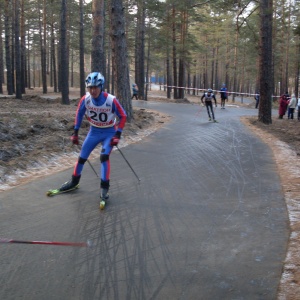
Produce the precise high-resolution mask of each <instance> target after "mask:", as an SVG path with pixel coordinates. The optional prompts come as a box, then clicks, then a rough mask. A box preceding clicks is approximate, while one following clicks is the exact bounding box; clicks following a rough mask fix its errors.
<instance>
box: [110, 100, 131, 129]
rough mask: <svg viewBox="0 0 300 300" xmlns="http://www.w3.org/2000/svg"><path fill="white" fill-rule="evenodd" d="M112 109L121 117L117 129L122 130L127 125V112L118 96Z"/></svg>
mask: <svg viewBox="0 0 300 300" xmlns="http://www.w3.org/2000/svg"><path fill="white" fill-rule="evenodd" d="M112 111H113V112H114V113H115V114H116V115H117V116H118V118H119V124H118V130H117V131H119V132H122V131H123V128H124V126H125V123H126V119H127V115H126V112H125V110H124V108H123V107H122V105H121V104H120V102H119V101H118V100H117V99H116V98H114V100H113V105H112Z"/></svg>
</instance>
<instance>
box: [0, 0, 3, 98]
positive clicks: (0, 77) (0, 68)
mask: <svg viewBox="0 0 300 300" xmlns="http://www.w3.org/2000/svg"><path fill="white" fill-rule="evenodd" d="M0 8H1V9H2V4H1V5H0ZM3 11H4V10H3V9H2V12H3ZM2 27H3V26H2V13H0V94H3V86H2V85H3V83H4V61H3V39H2Z"/></svg>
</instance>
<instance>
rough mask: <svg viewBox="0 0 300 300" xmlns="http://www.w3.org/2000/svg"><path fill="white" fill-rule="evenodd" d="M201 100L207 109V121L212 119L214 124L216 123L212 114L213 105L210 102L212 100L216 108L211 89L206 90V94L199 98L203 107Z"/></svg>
mask: <svg viewBox="0 0 300 300" xmlns="http://www.w3.org/2000/svg"><path fill="white" fill-rule="evenodd" d="M203 99H205V106H206V109H207V114H208V120H209V121H211V119H213V121H214V122H217V121H216V119H215V114H214V109H213V104H212V100H214V101H215V106H216V107H217V99H216V97H215V95H214V94H213V92H212V89H208V90H207V92H206V93H204V94H203V96H202V97H201V102H202V105H203V106H204V101H203ZM210 113H211V115H210ZM211 117H212V118H211Z"/></svg>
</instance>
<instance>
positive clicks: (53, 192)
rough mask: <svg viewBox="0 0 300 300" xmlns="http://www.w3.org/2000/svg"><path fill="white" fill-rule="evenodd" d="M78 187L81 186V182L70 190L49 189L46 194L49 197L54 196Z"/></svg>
mask: <svg viewBox="0 0 300 300" xmlns="http://www.w3.org/2000/svg"><path fill="white" fill-rule="evenodd" d="M78 188H79V184H77V185H76V186H74V187H73V188H71V189H69V190H66V191H61V190H60V189H54V190H49V191H47V193H46V195H47V196H48V197H52V196H56V195H59V194H62V193H68V192H71V191H74V190H76V189H78Z"/></svg>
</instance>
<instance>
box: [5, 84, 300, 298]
mask: <svg viewBox="0 0 300 300" xmlns="http://www.w3.org/2000/svg"><path fill="white" fill-rule="evenodd" d="M78 94H79V92H78V90H76V89H73V90H72V89H70V98H71V99H72V100H71V104H70V105H61V104H60V94H54V93H48V94H47V95H46V96H47V97H48V96H49V98H47V97H46V99H45V96H44V97H43V98H42V97H41V96H42V92H41V90H40V89H35V90H30V91H27V94H26V95H24V97H23V100H16V99H14V98H10V97H9V98H8V97H5V96H4V95H3V96H1V95H0V143H1V147H0V192H1V191H3V190H7V189H10V188H12V187H14V186H17V185H19V184H22V183H25V182H28V181H30V180H34V179H36V178H38V177H40V176H44V175H46V174H49V173H55V172H58V171H60V170H62V169H66V168H70V167H72V166H73V165H74V162H75V161H76V159H77V156H78V149H76V147H75V148H74V147H73V146H72V144H71V143H70V139H69V137H70V135H71V134H72V131H73V123H74V116H75V112H76V108H77V103H78V101H79V97H78V96H77V95H78ZM217 98H218V97H217ZM148 100H151V101H164V102H165V101H167V99H166V96H165V93H164V92H162V91H150V92H149V98H148ZM171 102H181V103H190V102H191V103H199V96H188V97H187V99H183V100H177V101H174V100H173V101H171ZM229 102H230V101H229ZM237 105H243V106H247V107H249V108H254V102H253V103H250V104H237ZM133 116H134V117H133V120H132V122H131V123H127V124H126V127H125V130H124V133H123V135H122V137H123V139H122V143H123V145H124V144H129V143H135V142H139V141H140V140H142V139H143V138H144V137H145V136H147V135H148V134H150V133H152V132H153V131H155V130H157V129H158V128H160V127H161V126H163V124H164V123H165V122H168V121H169V120H170V119H171V117H170V116H167V115H162V114H160V113H158V112H155V111H151V110H148V109H134V114H133ZM272 121H273V122H272V124H271V125H264V124H262V123H260V122H258V121H257V118H254V117H247V118H246V117H244V118H242V122H243V123H244V124H245V125H246V126H247V127H248V128H249V129H250V130H251V131H252V132H254V133H255V134H257V135H258V136H259V137H260V138H261V139H262V140H263V141H264V142H265V143H267V144H268V145H269V146H270V148H271V149H272V151H273V154H274V159H275V161H276V163H277V166H278V173H279V174H280V177H281V181H282V188H283V192H284V194H285V199H286V204H287V209H288V212H289V217H290V230H291V235H290V243H289V246H288V251H287V257H286V261H285V264H284V268H283V273H282V278H281V283H280V287H279V291H278V299H280V300H292V299H299V295H300V254H299V253H300V252H299V249H300V205H299V201H300V192H299V187H300V176H299V174H300V131H299V127H300V122H299V121H298V120H297V117H296V119H294V120H287V118H286V116H285V118H284V119H282V120H280V119H278V118H277V117H276V116H273V120H272ZM88 127H89V125H88V123H87V121H83V124H82V128H81V130H80V135H79V137H80V140H81V141H83V139H84V137H85V135H86V133H87V130H88ZM95 152H97V154H95V155H98V152H99V151H95Z"/></svg>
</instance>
